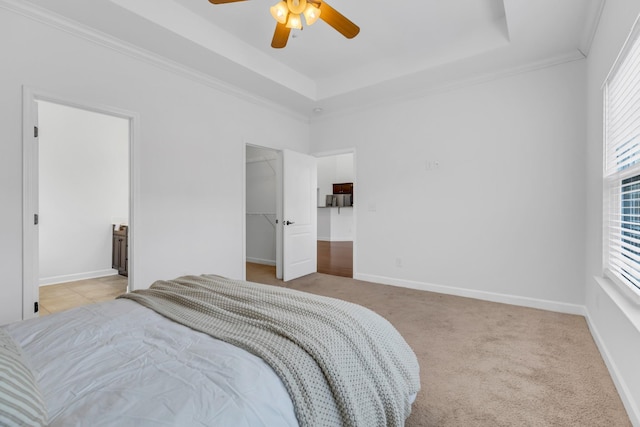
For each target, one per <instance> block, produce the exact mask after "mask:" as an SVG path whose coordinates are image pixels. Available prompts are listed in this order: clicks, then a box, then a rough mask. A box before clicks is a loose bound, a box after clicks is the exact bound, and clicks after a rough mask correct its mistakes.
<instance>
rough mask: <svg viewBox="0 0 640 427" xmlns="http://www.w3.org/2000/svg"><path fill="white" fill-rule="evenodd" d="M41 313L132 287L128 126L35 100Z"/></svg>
mask: <svg viewBox="0 0 640 427" xmlns="http://www.w3.org/2000/svg"><path fill="white" fill-rule="evenodd" d="M36 105H37V117H38V153H37V157H38V161H37V163H38V190H37V193H38V194H37V197H38V205H39V209H38V217H39V219H38V227H37V233H38V236H37V239H38V251H37V252H38V253H37V255H38V256H37V264H38V265H37V271H38V277H37V279H38V290H39V301H40V307H39V314H40V315H46V314H49V313H53V312H58V311H62V310H66V309H68V308H72V307H77V306H80V305H85V304H91V303H94V302H100V301H104V300H109V299H113V298H115V297H116V296H117V295H120V294H122V293H124V292H126V290H127V286H128V277H127V276H128V247H127V246H128V245H127V241H128V227H129V211H130V208H129V203H130V183H129V179H130V178H129V175H130V174H129V165H130V162H129V152H130V139H131V138H130V122H129V120H128V119H126V118H122V117H117V116H113V115H109V114H103V113H98V112H94V111H89V110H85V109H82V108H76V107H70V106H67V105H63V104H59V103H55V102H48V101H42V100H38V101H37V102H36Z"/></svg>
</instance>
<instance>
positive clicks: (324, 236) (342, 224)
mask: <svg viewBox="0 0 640 427" xmlns="http://www.w3.org/2000/svg"><path fill="white" fill-rule="evenodd" d="M354 181H355V162H354V153H353V152H349V153H341V154H333V155H327V156H318V272H319V273H325V274H331V275H334V276H343V277H353V241H354V236H355V222H354V221H355V215H354V212H353V210H354V203H355V197H354V189H355V187H354Z"/></svg>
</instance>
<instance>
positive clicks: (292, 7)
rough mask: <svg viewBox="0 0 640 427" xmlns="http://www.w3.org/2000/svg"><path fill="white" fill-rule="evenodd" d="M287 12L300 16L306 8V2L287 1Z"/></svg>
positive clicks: (302, 0)
mask: <svg viewBox="0 0 640 427" xmlns="http://www.w3.org/2000/svg"><path fill="white" fill-rule="evenodd" d="M287 7H288V8H289V12H291V13H295V14H296V15H300V14H301V13H302V12H304V10H305V9H306V8H307V0H287Z"/></svg>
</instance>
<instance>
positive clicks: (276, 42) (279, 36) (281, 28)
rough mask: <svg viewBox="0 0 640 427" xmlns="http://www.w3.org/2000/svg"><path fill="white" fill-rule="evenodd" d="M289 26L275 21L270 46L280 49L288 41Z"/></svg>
mask: <svg viewBox="0 0 640 427" xmlns="http://www.w3.org/2000/svg"><path fill="white" fill-rule="evenodd" d="M290 32H291V28H287V26H286V25H285V24H281V23H279V22H278V23H277V24H276V31H275V32H274V33H273V40H271V47H273V48H276V49H281V48H283V47H285V46H286V45H287V41H289V33H290Z"/></svg>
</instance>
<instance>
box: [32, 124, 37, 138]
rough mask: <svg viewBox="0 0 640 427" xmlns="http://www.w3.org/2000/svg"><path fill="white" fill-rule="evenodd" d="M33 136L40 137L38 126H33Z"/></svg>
mask: <svg viewBox="0 0 640 427" xmlns="http://www.w3.org/2000/svg"><path fill="white" fill-rule="evenodd" d="M33 137H34V138H37V137H38V126H34V127H33Z"/></svg>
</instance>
